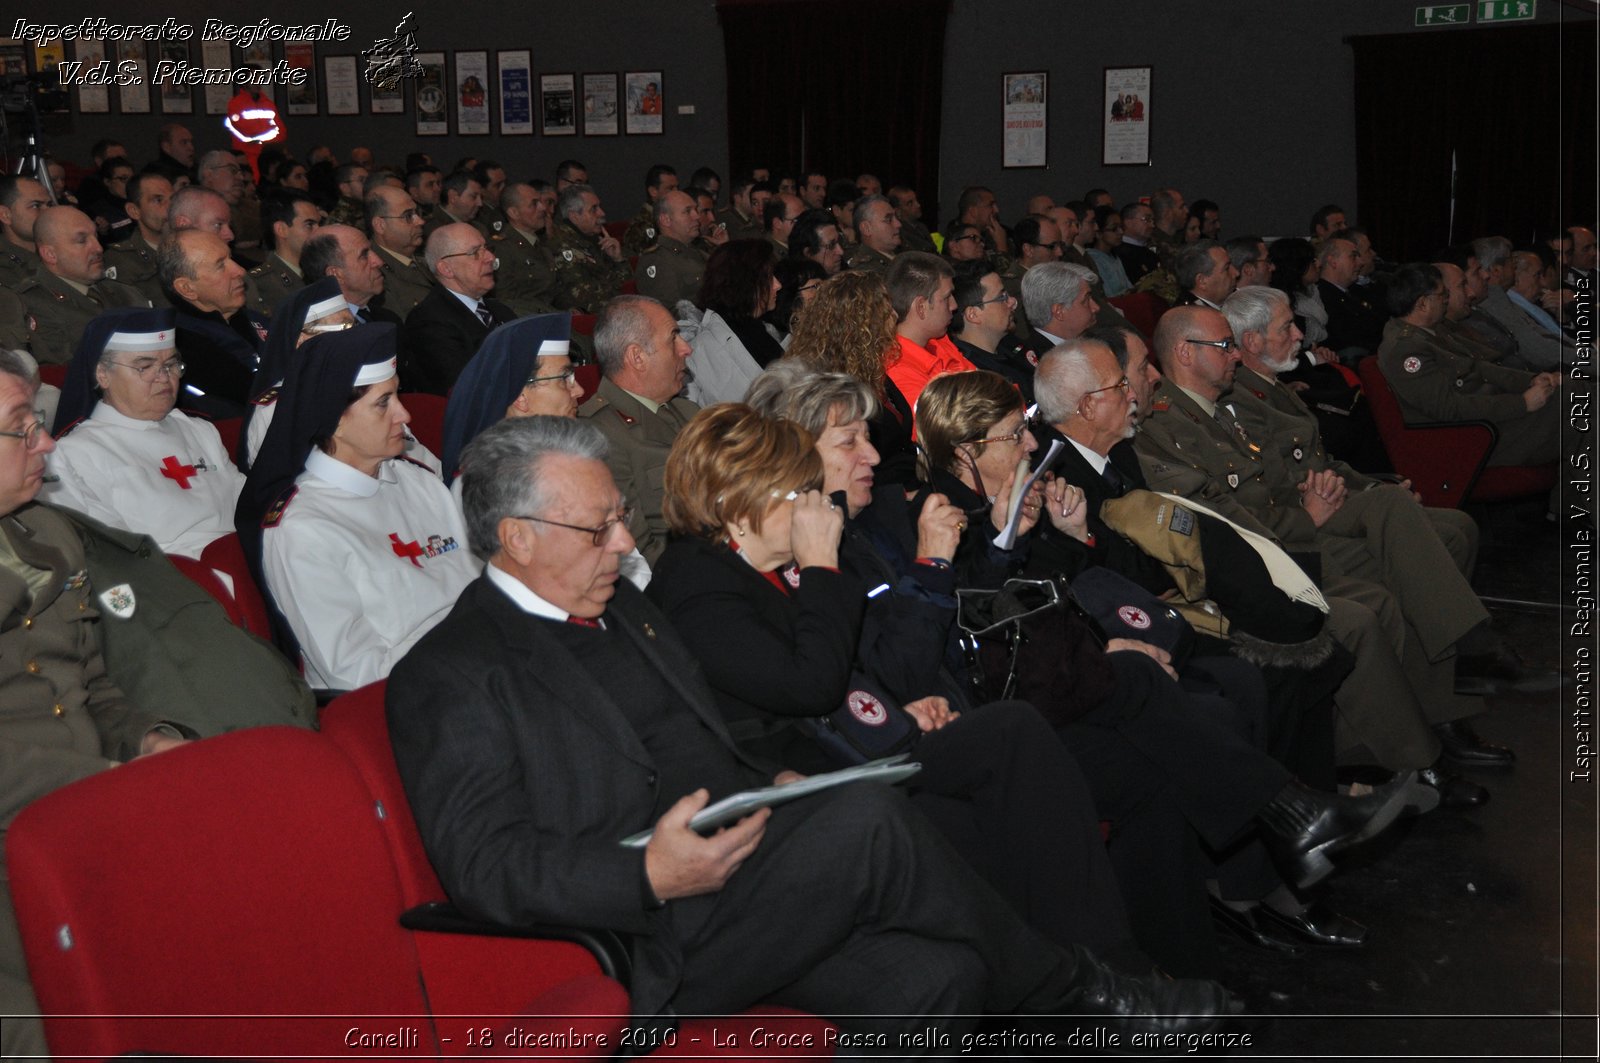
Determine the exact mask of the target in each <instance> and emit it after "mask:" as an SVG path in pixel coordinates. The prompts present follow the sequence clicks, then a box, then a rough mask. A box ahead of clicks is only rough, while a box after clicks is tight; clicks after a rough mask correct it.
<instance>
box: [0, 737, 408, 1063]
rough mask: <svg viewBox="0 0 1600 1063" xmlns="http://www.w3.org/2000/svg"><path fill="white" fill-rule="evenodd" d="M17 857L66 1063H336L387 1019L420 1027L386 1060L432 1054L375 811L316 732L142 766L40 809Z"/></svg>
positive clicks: (41, 994) (27, 918)
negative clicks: (358, 1037)
mask: <svg viewBox="0 0 1600 1063" xmlns="http://www.w3.org/2000/svg"><path fill="white" fill-rule="evenodd" d="M6 849H7V856H8V866H9V869H10V872H11V889H12V895H13V899H14V901H15V905H16V911H17V922H18V926H19V928H20V929H21V932H22V941H23V946H24V950H25V952H26V955H27V960H28V968H29V971H30V973H31V975H32V979H33V983H34V986H35V989H36V992H37V994H38V998H39V1003H40V1006H41V1008H42V1010H43V1012H44V1014H45V1015H46V1016H48V1017H47V1018H46V1019H45V1032H46V1038H47V1039H48V1041H49V1045H50V1050H51V1053H52V1054H53V1055H55V1056H57V1057H65V1056H77V1055H86V1056H92V1057H106V1056H112V1055H117V1054H120V1053H124V1052H130V1051H140V1052H149V1053H154V1054H157V1055H194V1056H209V1057H214V1058H215V1057H243V1056H247V1055H260V1054H263V1053H265V1054H267V1055H274V1056H289V1055H295V1056H299V1055H304V1056H306V1057H310V1058H326V1059H332V1058H335V1057H339V1056H341V1055H343V1054H344V1052H345V1049H344V1047H343V1046H344V1043H345V1042H344V1038H345V1035H346V1032H347V1031H348V1030H350V1028H351V1027H352V1025H353V1022H352V1017H353V1016H380V1015H389V1016H417V1017H418V1018H417V1019H416V1020H414V1021H406V1020H402V1019H389V1020H384V1022H385V1025H386V1026H387V1027H388V1028H393V1029H400V1028H405V1029H409V1030H410V1031H411V1033H410V1034H408V1035H407V1036H406V1037H405V1038H404V1039H402V1040H401V1041H400V1042H399V1043H395V1044H390V1045H388V1046H386V1048H385V1053H384V1054H385V1055H394V1056H412V1055H434V1054H436V1053H437V1046H436V1045H435V1044H434V1043H433V1034H432V1032H431V1027H430V1026H429V1024H428V1022H427V1019H426V1015H427V1001H426V999H425V998H424V996H423V993H422V989H421V985H420V978H419V965H418V961H417V956H416V950H415V948H414V945H413V943H412V940H411V938H410V936H409V935H408V934H407V933H406V932H405V931H404V930H403V929H402V928H401V927H400V926H399V924H398V922H397V920H396V913H397V912H399V911H400V908H401V899H400V891H399V885H398V883H397V881H396V877H395V873H394V868H393V865H392V863H391V862H390V857H389V851H388V844H387V843H386V841H385V839H384V836H383V832H382V830H381V828H380V825H379V823H378V821H377V819H376V817H375V816H374V815H373V809H372V800H371V797H370V796H369V794H368V793H367V789H366V787H365V786H364V785H362V781H361V778H360V776H359V775H358V774H357V772H356V771H355V770H354V769H353V768H352V767H351V765H350V762H349V760H348V759H347V758H345V757H344V756H343V755H342V754H341V753H340V752H339V750H338V749H336V748H335V747H334V746H333V745H332V743H330V742H328V741H327V740H326V739H324V738H322V737H321V736H320V735H317V734H314V733H312V732H308V731H301V730H295V729H292V728H280V727H268V728H259V729H255V730H248V731H238V732H234V733H231V734H226V735H221V736H219V737H216V738H209V739H206V740H204V741H202V742H197V743H194V744H192V745H189V746H185V747H183V748H180V749H176V750H173V751H171V752H167V753H162V754H159V755H157V756H152V757H147V758H140V759H139V760H136V761H134V762H133V763H131V764H127V765H124V766H122V767H119V768H117V769H116V770H114V771H107V772H103V773H101V774H100V775H97V776H94V777H92V778H89V779H85V780H83V781H81V782H78V783H75V784H73V785H70V786H67V787H65V788H63V789H61V790H59V791H57V792H55V793H53V794H50V795H48V796H46V797H44V798H41V799H40V800H38V801H36V802H34V803H33V804H32V805H30V806H29V807H28V808H26V809H24V810H23V811H22V813H21V814H20V815H19V816H18V817H17V819H16V821H15V823H14V824H13V825H12V827H11V830H10V832H9V837H8V838H7V846H6ZM296 1016H299V1017H296ZM305 1016H311V1017H305ZM316 1016H324V1017H322V1018H318V1017H316Z"/></svg>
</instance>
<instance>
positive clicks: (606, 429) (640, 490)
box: [578, 378, 700, 565]
mask: <svg viewBox="0 0 1600 1063" xmlns="http://www.w3.org/2000/svg"><path fill="white" fill-rule="evenodd" d="M699 412H700V407H699V406H696V405H695V404H694V403H692V402H690V401H689V400H688V399H684V398H675V399H672V400H671V401H669V402H667V403H664V404H663V405H662V406H661V408H660V409H659V410H658V411H657V412H655V413H652V412H650V410H649V409H648V408H647V407H646V406H645V405H644V404H643V403H641V402H640V401H639V400H638V399H636V398H634V397H633V396H632V395H629V394H628V393H627V392H626V391H623V390H622V389H621V388H619V387H617V385H616V384H615V383H613V382H612V381H611V380H610V379H609V378H607V379H604V380H601V381H600V387H599V390H597V391H596V392H595V393H594V395H592V396H591V397H590V398H589V401H588V402H585V403H584V404H583V405H582V406H580V407H578V416H579V417H582V418H585V419H586V420H588V421H589V423H591V424H593V425H594V426H595V427H596V428H598V429H600V433H601V434H602V435H604V436H605V437H606V439H607V440H608V441H609V442H610V444H611V452H610V454H609V455H608V456H607V458H606V464H607V465H609V466H610V467H611V475H612V477H613V478H614V479H615V480H616V481H617V490H619V491H621V492H622V497H623V498H625V499H626V500H627V502H628V504H629V505H631V506H632V507H633V513H632V515H631V516H630V517H629V519H628V531H629V533H630V534H632V536H633V538H634V541H635V542H636V543H638V546H639V552H640V553H641V554H643V555H644V557H645V560H646V561H649V562H650V563H651V564H652V565H653V564H655V562H656V559H657V558H659V557H660V556H661V551H663V550H665V549H666V547H667V521H666V518H665V517H664V516H662V513H661V502H662V498H663V497H664V496H665V494H666V489H665V488H664V486H663V484H662V480H663V477H664V476H665V473H666V468H667V454H668V452H669V451H671V450H672V442H673V440H675V439H676V438H677V437H678V432H679V431H680V430H681V429H682V427H683V426H684V425H685V424H688V423H689V420H690V418H692V417H694V415H695V414H697V413H699Z"/></svg>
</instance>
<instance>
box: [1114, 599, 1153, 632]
mask: <svg viewBox="0 0 1600 1063" xmlns="http://www.w3.org/2000/svg"><path fill="white" fill-rule="evenodd" d="M1117 617H1118V618H1119V619H1120V620H1121V621H1122V622H1123V623H1124V624H1127V625H1128V626H1129V627H1133V628H1138V629H1139V630H1140V631H1143V630H1144V629H1145V628H1147V627H1149V626H1150V614H1149V613H1146V612H1145V611H1144V610H1143V609H1140V608H1139V607H1138V606H1137V605H1124V606H1123V607H1122V608H1121V609H1118V610H1117Z"/></svg>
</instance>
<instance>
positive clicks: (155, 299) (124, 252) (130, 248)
mask: <svg viewBox="0 0 1600 1063" xmlns="http://www.w3.org/2000/svg"><path fill="white" fill-rule="evenodd" d="M105 259H106V275H107V276H108V277H110V278H111V279H112V280H114V281H120V282H121V283H123V284H131V285H133V286H134V287H135V288H137V289H139V290H140V291H141V292H143V293H144V297H145V298H146V299H149V300H150V305H151V306H166V305H167V293H166V292H164V291H162V290H161V273H160V271H159V270H157V269H156V249H155V248H153V247H151V246H150V245H149V244H147V243H145V242H144V236H143V234H135V235H134V236H132V237H130V238H129V239H127V240H125V241H123V242H122V243H120V244H112V245H111V246H110V247H108V248H106V250H105ZM112 270H116V271H117V272H116V275H115V276H112V274H111V271H112Z"/></svg>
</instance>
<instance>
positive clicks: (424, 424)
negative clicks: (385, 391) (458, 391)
mask: <svg viewBox="0 0 1600 1063" xmlns="http://www.w3.org/2000/svg"><path fill="white" fill-rule="evenodd" d="M400 405H402V406H404V407H405V408H406V411H407V412H408V413H410V414H411V425H410V427H411V434H412V435H414V436H416V437H417V442H418V443H421V444H422V445H423V446H425V447H427V448H428V449H429V450H431V451H433V452H434V453H435V454H437V453H439V452H440V451H441V450H443V449H444V411H445V407H447V406H448V405H449V400H448V399H446V398H445V397H444V396H443V395H429V394H427V393H426V392H422V391H408V392H406V393H405V394H404V395H401V396H400Z"/></svg>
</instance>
